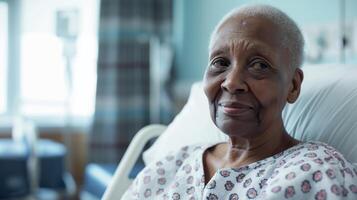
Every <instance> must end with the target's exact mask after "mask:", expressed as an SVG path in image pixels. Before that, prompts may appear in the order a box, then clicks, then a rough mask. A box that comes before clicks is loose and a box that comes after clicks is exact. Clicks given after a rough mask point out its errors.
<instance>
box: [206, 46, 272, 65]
mask: <svg viewBox="0 0 357 200" xmlns="http://www.w3.org/2000/svg"><path fill="white" fill-rule="evenodd" d="M231 45H232V44H231V43H228V44H224V45H222V47H220V48H217V49H216V50H213V52H212V53H211V54H210V56H209V59H210V60H211V59H212V58H214V57H216V56H217V55H221V54H227V53H229V52H230V50H231ZM212 49H215V48H212ZM246 50H247V51H256V52H258V53H259V54H261V55H262V56H264V57H267V58H271V57H272V56H274V57H275V56H276V54H275V52H274V51H272V50H270V49H269V47H268V46H267V45H266V44H264V43H263V42H259V41H255V42H249V45H248V48H247V49H246Z"/></svg>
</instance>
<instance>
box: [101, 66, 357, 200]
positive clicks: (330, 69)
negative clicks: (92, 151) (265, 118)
mask: <svg viewBox="0 0 357 200" xmlns="http://www.w3.org/2000/svg"><path fill="white" fill-rule="evenodd" d="M303 71H304V75H305V77H304V81H303V84H302V91H301V94H300V97H299V99H298V101H297V102H296V103H295V104H288V105H286V107H285V108H284V111H283V119H284V124H285V127H286V129H287V131H288V132H289V133H290V134H291V135H292V136H293V137H295V138H297V139H300V140H303V141H308V140H314V141H322V142H326V143H328V144H330V145H332V146H333V147H335V148H336V149H338V150H339V151H341V152H342V153H343V154H344V155H345V157H346V158H347V159H348V160H350V161H351V162H353V163H356V162H357V65H336V64H335V65H332V64H330V65H327V64H325V65H310V66H306V67H303ZM158 136H159V137H158ZM154 137H158V139H157V140H156V141H155V143H154V144H153V145H152V146H151V147H150V148H149V149H148V150H146V151H145V152H144V153H143V159H144V162H145V164H149V163H150V162H155V161H157V160H158V159H160V158H161V157H163V156H164V155H165V154H167V153H168V152H170V151H175V150H178V149H179V148H180V147H182V146H184V145H190V144H196V143H205V142H210V143H212V142H215V141H216V142H219V141H225V140H227V137H226V136H225V135H224V134H223V133H221V132H220V131H219V130H218V129H217V128H216V127H215V126H214V125H213V123H212V122H211V119H210V117H209V111H208V103H207V100H206V98H205V95H204V93H203V90H202V83H195V84H194V85H193V86H192V88H191V92H190V97H189V99H188V102H187V104H186V105H185V106H184V108H183V109H182V111H181V112H180V113H179V114H178V115H177V116H176V117H175V119H174V120H173V122H172V123H170V124H169V125H168V126H164V125H149V126H147V127H144V128H143V129H141V130H140V131H139V132H138V133H137V134H136V136H135V137H134V139H133V140H132V142H131V144H130V145H129V147H128V149H127V151H126V153H125V155H124V157H123V158H122V160H121V162H120V164H119V166H118V167H117V169H116V172H115V174H114V177H113V179H112V181H111V183H110V185H109V186H108V188H107V190H106V192H105V194H104V196H103V198H102V199H103V200H113V199H120V197H121V196H122V195H123V193H124V192H125V190H126V189H127V188H128V187H129V185H130V183H131V182H132V180H131V179H129V178H128V177H129V176H128V175H129V172H130V170H131V168H132V167H133V165H134V163H135V161H136V160H137V159H138V157H139V155H140V153H141V151H142V149H143V147H144V145H145V144H146V142H147V141H149V140H150V139H152V138H154Z"/></svg>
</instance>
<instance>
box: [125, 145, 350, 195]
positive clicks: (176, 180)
mask: <svg viewBox="0 0 357 200" xmlns="http://www.w3.org/2000/svg"><path fill="white" fill-rule="evenodd" d="M213 145H214V144H212V145H203V146H186V147H183V148H182V149H181V150H180V151H178V152H177V153H175V154H170V155H168V156H166V157H165V158H163V159H161V160H160V161H158V162H155V163H152V164H150V165H149V166H147V167H146V168H144V170H143V171H141V172H140V173H139V175H138V176H137V178H136V179H135V180H134V182H133V184H132V185H131V186H130V188H129V189H128V190H127V191H126V193H125V194H124V196H123V198H122V199H174V200H175V199H185V200H186V199H187V200H193V199H197V200H201V199H205V200H206V199H208V200H215V199H230V200H233V199H235V200H236V199H239V200H242V199H304V200H310V199H318V200H320V199H351V200H352V199H354V200H356V199H357V168H356V167H355V166H353V165H352V164H351V163H349V162H348V161H346V160H345V158H344V157H343V156H342V155H341V154H340V153H339V152H338V151H336V150H335V149H334V148H332V147H331V146H328V145H327V144H324V143H321V142H306V143H300V144H298V145H296V146H294V147H291V148H289V149H287V150H285V151H283V152H281V153H279V154H276V155H274V156H271V157H268V158H266V159H263V160H260V161H258V162H254V163H251V164H249V165H246V166H243V167H239V168H223V169H219V170H217V171H216V173H215V174H214V175H213V177H212V178H211V179H210V180H209V181H208V183H207V184H206V185H205V177H204V171H203V164H202V155H203V153H204V151H205V150H206V149H207V148H209V147H211V146H213Z"/></svg>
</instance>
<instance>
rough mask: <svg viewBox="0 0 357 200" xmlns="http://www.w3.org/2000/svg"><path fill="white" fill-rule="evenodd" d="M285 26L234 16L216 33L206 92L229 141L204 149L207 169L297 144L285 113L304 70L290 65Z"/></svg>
mask: <svg viewBox="0 0 357 200" xmlns="http://www.w3.org/2000/svg"><path fill="white" fill-rule="evenodd" d="M282 28H283V27H279V26H277V25H276V24H274V23H272V22H271V21H269V20H268V19H265V18H264V17H249V18H248V17H245V16H244V15H236V16H232V17H230V18H228V19H227V20H226V21H225V22H224V23H222V25H221V26H220V27H219V28H218V29H217V32H216V34H215V35H214V36H213V38H212V44H211V48H210V50H209V64H208V67H207V69H206V72H205V76H204V91H205V94H206V96H207V98H208V101H209V107H210V114H211V118H212V120H213V122H214V123H215V125H216V126H217V127H218V128H219V129H220V130H222V131H223V132H224V133H226V134H227V135H228V136H229V137H230V142H229V144H221V145H216V146H215V147H214V148H212V149H210V150H209V151H208V152H207V153H206V155H205V159H206V160H205V161H206V165H207V167H206V171H207V172H208V173H212V172H214V171H215V170H216V169H217V168H220V167H227V166H240V165H243V164H248V163H251V162H254V161H257V160H260V159H263V158H265V157H268V156H270V155H273V154H274V153H278V152H280V151H282V150H284V149H286V148H289V147H291V146H293V145H295V144H297V143H298V141H297V140H295V139H293V138H291V137H290V136H289V135H288V134H287V133H286V131H285V128H284V125H283V121H282V116H281V113H282V110H283V108H284V106H285V104H286V103H287V102H288V103H293V102H295V101H296V99H297V98H298V96H299V93H300V86H301V82H302V79H303V73H302V71H301V69H299V68H297V67H294V66H291V64H290V58H289V53H288V51H287V49H286V48H284V47H283V45H282V43H281V41H282V38H283V37H284V32H283V31H282V30H283V29H282ZM206 178H209V176H208V177H206Z"/></svg>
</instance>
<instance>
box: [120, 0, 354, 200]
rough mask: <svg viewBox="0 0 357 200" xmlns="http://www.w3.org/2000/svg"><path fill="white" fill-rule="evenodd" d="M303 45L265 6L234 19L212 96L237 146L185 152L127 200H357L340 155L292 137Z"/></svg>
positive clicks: (219, 30)
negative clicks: (285, 116)
mask: <svg viewBox="0 0 357 200" xmlns="http://www.w3.org/2000/svg"><path fill="white" fill-rule="evenodd" d="M303 44H304V41H303V37H302V34H301V32H300V30H299V28H298V27H297V25H296V24H295V23H294V21H292V19H290V18H289V17H288V16H287V15H286V14H285V13H283V12H282V11H280V10H278V9H276V8H274V7H271V6H265V5H255V6H245V7H242V8H240V9H237V10H233V11H232V12H230V13H229V14H228V15H227V16H226V17H224V18H223V20H222V21H221V22H220V23H219V24H218V25H217V27H216V29H215V30H214V32H213V34H212V37H211V41H210V46H209V65H208V67H207V69H206V72H205V76H204V91H205V93H206V95H207V98H208V100H209V105H210V114H211V118H212V120H213V122H214V124H215V125H216V126H217V127H218V128H219V129H220V130H222V131H223V132H224V133H225V134H227V135H228V136H229V138H230V139H229V142H227V143H219V144H204V145H197V146H189V147H185V148H182V149H181V150H180V151H179V152H176V153H174V154H172V155H168V156H167V157H165V158H163V159H162V160H161V161H159V162H156V163H154V164H152V165H149V166H147V167H146V168H145V169H144V170H143V171H142V172H141V173H140V174H139V175H138V177H137V178H136V180H135V181H134V183H133V184H132V185H131V187H130V188H129V190H128V191H127V192H126V193H125V195H124V197H123V199H210V200H211V199H212V200H214V199H357V169H356V168H355V167H354V166H353V165H352V164H351V163H349V162H348V161H346V160H345V159H344V157H343V156H342V155H341V154H340V153H339V152H337V151H336V150H335V149H334V148H333V147H331V146H328V145H327V144H324V143H321V142H301V141H298V140H296V139H294V138H292V137H291V136H289V134H288V133H287V132H286V130H285V128H284V125H283V120H282V110H283V108H284V106H285V104H286V103H294V102H295V101H296V99H297V98H298V96H299V93H300V86H301V83H302V80H303V72H302V70H301V69H300V68H299V67H300V66H301V64H302V60H303V46H304V45H303Z"/></svg>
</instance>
